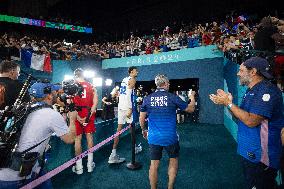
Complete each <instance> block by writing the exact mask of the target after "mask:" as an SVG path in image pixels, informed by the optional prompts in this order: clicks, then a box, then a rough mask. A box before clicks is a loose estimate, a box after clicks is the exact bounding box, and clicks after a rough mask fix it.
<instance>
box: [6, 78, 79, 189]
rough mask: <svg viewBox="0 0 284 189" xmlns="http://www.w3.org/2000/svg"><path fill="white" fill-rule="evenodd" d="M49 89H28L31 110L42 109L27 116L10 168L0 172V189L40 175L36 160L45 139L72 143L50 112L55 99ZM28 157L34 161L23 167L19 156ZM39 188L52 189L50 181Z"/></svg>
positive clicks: (38, 85) (40, 85)
mask: <svg viewBox="0 0 284 189" xmlns="http://www.w3.org/2000/svg"><path fill="white" fill-rule="evenodd" d="M53 89H54V86H53V85H52V84H49V83H35V84H33V85H32V86H31V88H30V90H29V92H30V94H31V95H32V96H33V98H34V101H35V103H34V104H33V106H34V107H35V106H42V107H40V108H38V109H36V110H35V111H33V112H31V113H30V114H29V115H28V116H27V119H26V121H25V123H24V126H23V128H22V130H21V136H20V139H19V143H18V146H17V149H16V152H13V156H12V158H11V161H12V163H11V166H9V167H8V168H2V169H0V188H1V189H14V188H15V189H16V188H19V187H22V186H24V185H26V184H27V183H29V182H30V181H32V180H34V179H36V178H37V177H39V176H41V175H43V174H44V171H43V170H42V167H40V162H39V159H40V156H42V155H43V153H44V150H45V148H46V145H47V144H48V141H49V138H50V136H51V135H52V134H53V133H55V134H56V136H58V137H60V138H61V139H62V140H63V141H64V142H65V143H73V142H74V138H75V133H74V132H71V131H70V130H69V129H68V126H67V124H66V122H65V121H64V119H63V117H62V116H61V115H60V114H59V113H58V112H56V111H54V110H53V109H52V108H51V105H52V104H54V103H55V101H56V97H57V96H56V92H55V91H54V90H53ZM48 105H49V106H50V108H49V107H48ZM71 130H72V129H71ZM73 130H74V129H73ZM29 148H32V149H30V150H28V152H26V153H24V154H23V153H21V152H24V151H26V150H27V149H29ZM16 154H18V155H16ZM28 154H36V157H33V158H34V159H32V158H31V159H29V160H30V161H28V162H27V161H26V162H27V163H25V162H24V161H23V158H22V157H23V155H24V156H25V157H26V155H28ZM42 159H44V158H42ZM25 160H26V159H25ZM12 165H13V166H12ZM16 165H17V166H16ZM20 170H21V171H20ZM23 170H29V171H26V173H25V174H24V175H23V173H22V171H23ZM39 188H52V185H51V181H50V180H48V181H46V182H44V183H43V184H42V185H40V186H39Z"/></svg>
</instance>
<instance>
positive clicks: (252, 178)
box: [242, 157, 277, 189]
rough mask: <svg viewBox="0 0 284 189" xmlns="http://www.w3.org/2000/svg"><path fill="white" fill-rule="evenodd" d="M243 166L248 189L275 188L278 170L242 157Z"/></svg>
mask: <svg viewBox="0 0 284 189" xmlns="http://www.w3.org/2000/svg"><path fill="white" fill-rule="evenodd" d="M242 166H243V171H244V176H245V181H246V188H247V189H252V188H255V189H274V188H276V181H275V178H276V176H277V170H276V169H274V168H271V167H268V166H266V165H264V164H263V163H252V162H250V161H249V160H247V159H245V158H243V157H242Z"/></svg>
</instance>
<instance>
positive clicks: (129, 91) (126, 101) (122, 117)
mask: <svg viewBox="0 0 284 189" xmlns="http://www.w3.org/2000/svg"><path fill="white" fill-rule="evenodd" d="M128 74H129V76H128V77H126V78H124V79H123V80H122V82H121V85H120V91H119V93H120V94H119V102H118V126H117V131H121V129H122V127H123V125H124V124H125V123H132V121H133V112H132V106H133V104H132V97H133V94H134V88H135V84H136V77H137V75H138V70H137V68H136V67H134V66H131V67H129V68H128ZM118 143H119V136H118V137H116V138H114V142H113V148H112V152H111V154H110V156H109V159H108V163H121V162H124V161H125V158H120V157H119V156H118V155H117V153H116V149H117V146H118Z"/></svg>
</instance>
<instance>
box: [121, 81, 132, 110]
mask: <svg viewBox="0 0 284 189" xmlns="http://www.w3.org/2000/svg"><path fill="white" fill-rule="evenodd" d="M130 79H131V77H130V76H129V77H126V78H124V79H123V80H122V82H121V85H120V90H119V101H118V109H119V110H128V109H130V108H132V101H131V95H132V93H133V89H129V86H128V82H129V80H130Z"/></svg>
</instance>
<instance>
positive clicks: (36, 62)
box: [21, 49, 52, 73]
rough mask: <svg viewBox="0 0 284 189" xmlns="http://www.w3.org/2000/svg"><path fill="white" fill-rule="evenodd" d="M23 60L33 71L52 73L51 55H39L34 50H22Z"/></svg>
mask: <svg viewBox="0 0 284 189" xmlns="http://www.w3.org/2000/svg"><path fill="white" fill-rule="evenodd" d="M21 60H22V61H23V62H24V64H25V65H26V66H27V67H29V68H32V69H35V70H39V71H44V72H49V73H51V72H52V67H51V59H50V55H49V54H38V53H36V52H35V51H33V50H25V49H22V50H21Z"/></svg>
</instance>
